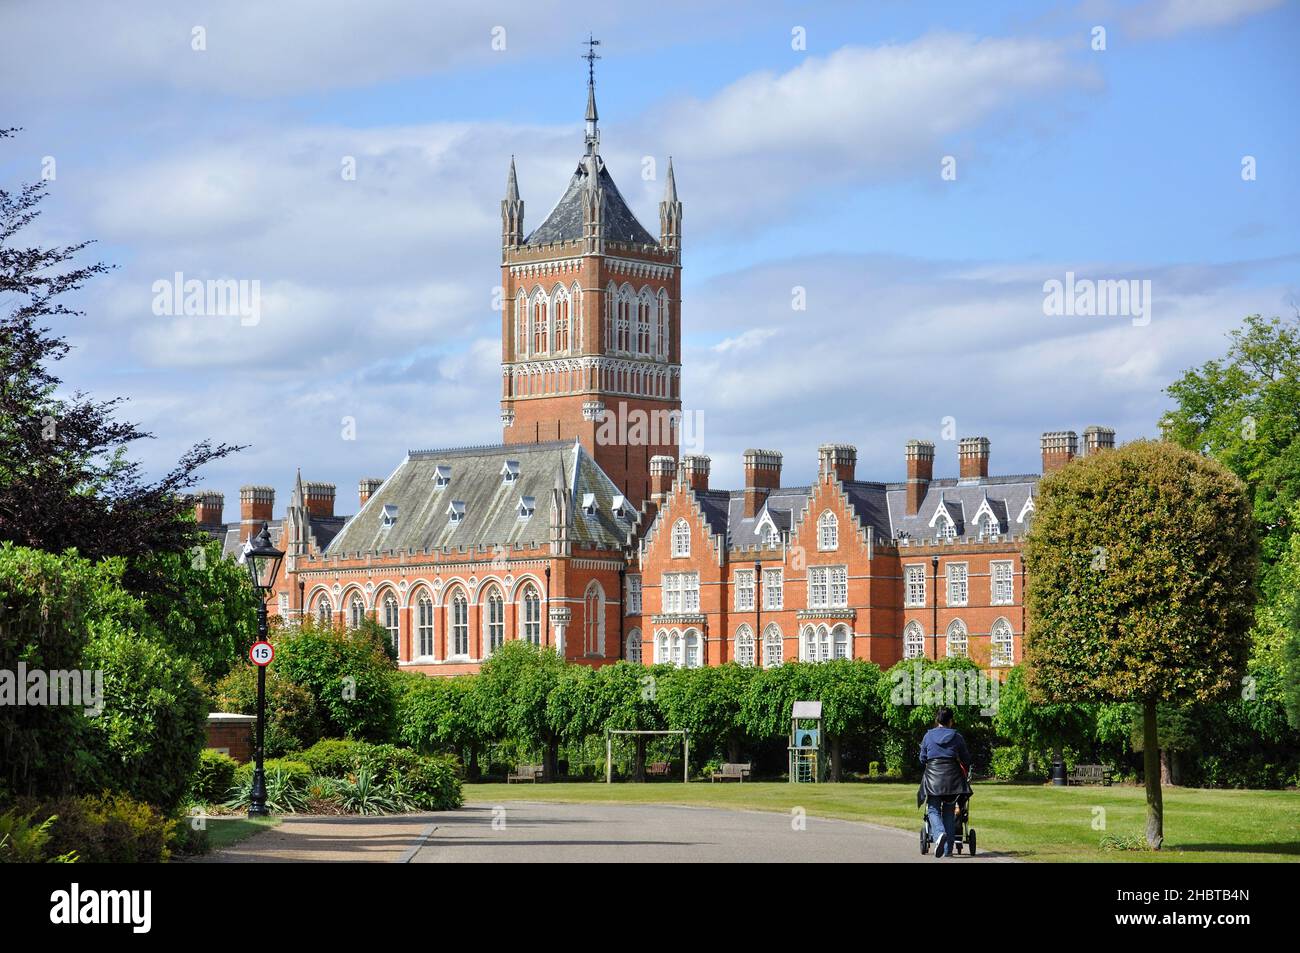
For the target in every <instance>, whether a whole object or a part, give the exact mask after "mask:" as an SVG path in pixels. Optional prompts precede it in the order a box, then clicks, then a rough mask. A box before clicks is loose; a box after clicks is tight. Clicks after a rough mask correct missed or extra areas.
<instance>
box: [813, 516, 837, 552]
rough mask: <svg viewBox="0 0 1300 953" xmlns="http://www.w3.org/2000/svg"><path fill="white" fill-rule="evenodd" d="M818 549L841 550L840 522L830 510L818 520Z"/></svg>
mask: <svg viewBox="0 0 1300 953" xmlns="http://www.w3.org/2000/svg"><path fill="white" fill-rule="evenodd" d="M817 548H818V549H820V550H822V551H826V550H833V549H839V548H840V521H839V520H837V519H836V518H835V514H834V513H832V512H831V511H830V510H827V511H826V512H825V513H823V514H822V515H821V516H820V517H818V519H817Z"/></svg>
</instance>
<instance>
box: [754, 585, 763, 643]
mask: <svg viewBox="0 0 1300 953" xmlns="http://www.w3.org/2000/svg"><path fill="white" fill-rule="evenodd" d="M762 598H763V564H762V563H761V562H760V561H759V560H757V559H755V560H754V667H755V668H762V667H763V654H762V653H763V603H762Z"/></svg>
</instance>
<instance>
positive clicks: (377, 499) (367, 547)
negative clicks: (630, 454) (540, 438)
mask: <svg viewBox="0 0 1300 953" xmlns="http://www.w3.org/2000/svg"><path fill="white" fill-rule="evenodd" d="M508 460H513V461H517V462H518V464H519V469H518V475H517V477H516V478H515V479H514V480H513V481H511V482H509V483H507V482H505V480H504V479H503V477H502V472H501V471H502V470H503V469H505V467H506V461H508ZM438 467H450V468H451V480H450V482H449V483H448V485H447V486H444V487H435V486H434V479H433V477H434V472H435V470H436V468H438ZM557 477H558V479H559V481H560V483H561V485H562V486H565V487H567V488H568V489H569V491H570V492H571V493H572V503H571V506H570V530H569V539H570V541H571V542H572V543H574V544H578V545H587V546H597V547H602V548H611V549H613V548H620V547H622V546H623V545H624V543H625V541H626V536H627V532H628V529H629V528H630V523H629V522H628V520H627V519H620V518H616V517H615V516H614V515H613V513H612V509H613V499H614V497H615V496H616V495H618V493H619V492H620V491H619V489H618V487H617V486H615V484H614V483H613V481H611V480H610V479H609V477H608V476H606V475H605V472H604V471H603V470H601V468H600V467H599V466H597V464H596V461H595V460H593V459H592V458H591V457H590V456H589V455H588V454H587V452H586V451H585V450H583V449H582V447H581V446H580V445H579V444H577V443H576V442H575V443H566V442H551V443H537V444H508V445H506V444H503V445H499V446H489V447H468V448H461V449H452V450H421V451H411V452H410V453H408V454H407V456H406V459H404V460H403V461H402V463H401V464H400V465H399V466H398V468H397V470H396V471H395V472H394V473H393V475H392V476H390V477H389V478H388V479H387V480H385V481H384V483H383V486H381V487H380V488H379V490H378V492H376V493H375V494H374V495H373V496H371V497H370V499H369V500H368V501H367V502H366V505H365V506H364V507H362V508H361V512H359V513H358V514H357V515H356V516H355V517H353V518H352V519H351V520H350V521H349V522H348V524H347V526H345V527H344V528H343V530H342V531H341V532H340V533H338V535H336V536H335V537H334V538H333V541H332V542H331V543H330V545H329V547H328V549H327V550H326V554H327V555H343V554H353V553H371V552H382V551H386V550H411V549H414V550H426V549H442V548H455V547H470V546H480V547H483V546H496V545H502V546H509V545H511V544H532V543H538V544H540V543H545V542H547V541H548V540H550V538H551V491H552V489H554V487H555V486H556V481H557ZM587 494H591V496H592V498H593V501H594V503H595V514H594V515H591V516H588V515H586V514H585V513H584V512H583V506H582V504H583V500H584V498H586V496H587ZM521 497H533V499H534V501H535V503H534V511H533V514H532V516H530V517H529V518H527V519H520V518H519V502H520V498H521ZM453 501H459V502H461V503H463V504H464V517H463V518H462V519H461V520H460V521H459V522H456V523H453V522H451V520H450V518H449V515H448V509H449V507H450V506H451V504H452V502H453ZM386 506H396V507H397V520H396V523H395V524H394V525H392V526H389V527H385V526H384V525H383V519H382V517H383V513H384V508H385V507H386Z"/></svg>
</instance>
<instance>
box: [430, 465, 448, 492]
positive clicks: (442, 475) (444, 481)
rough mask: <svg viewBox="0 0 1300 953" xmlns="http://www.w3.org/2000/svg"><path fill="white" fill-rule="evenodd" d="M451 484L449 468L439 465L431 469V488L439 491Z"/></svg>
mask: <svg viewBox="0 0 1300 953" xmlns="http://www.w3.org/2000/svg"><path fill="white" fill-rule="evenodd" d="M449 483H451V467H449V466H445V465H443V464H439V465H438V466H436V467H434V468H433V488H434V489H435V490H441V489H442V488H443V487H444V486H447V485H448V484H449Z"/></svg>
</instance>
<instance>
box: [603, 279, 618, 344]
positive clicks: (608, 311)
mask: <svg viewBox="0 0 1300 953" xmlns="http://www.w3.org/2000/svg"><path fill="white" fill-rule="evenodd" d="M617 310H618V289H617V288H616V287H614V283H613V282H610V284H609V287H608V288H606V289H605V338H604V340H602V341H601V342H600V343H601V351H603V352H605V353H609V352H610V351H613V350H614V313H615V312H616V311H617Z"/></svg>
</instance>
